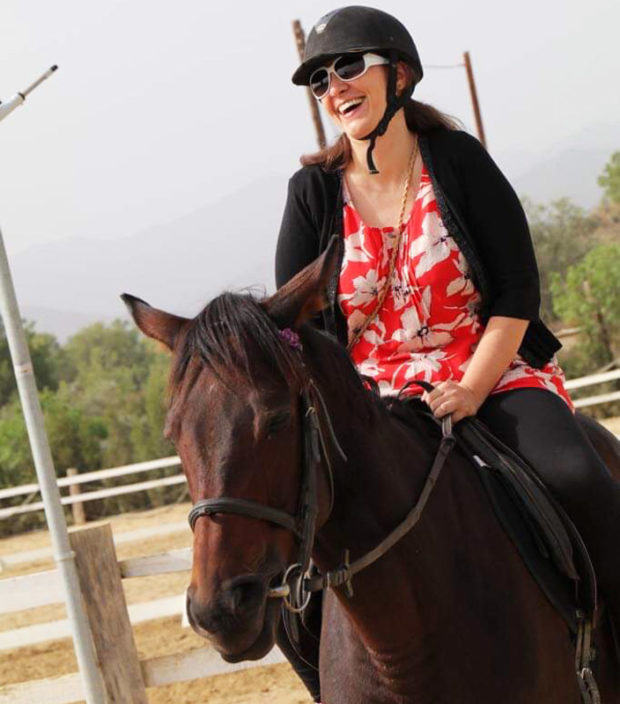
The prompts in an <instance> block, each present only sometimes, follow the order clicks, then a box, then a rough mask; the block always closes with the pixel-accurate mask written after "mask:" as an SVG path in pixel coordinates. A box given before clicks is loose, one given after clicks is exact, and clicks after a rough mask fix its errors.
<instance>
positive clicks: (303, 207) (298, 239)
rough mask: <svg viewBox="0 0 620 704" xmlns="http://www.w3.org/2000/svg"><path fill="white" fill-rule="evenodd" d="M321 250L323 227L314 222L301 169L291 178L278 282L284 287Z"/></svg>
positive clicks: (279, 248)
mask: <svg viewBox="0 0 620 704" xmlns="http://www.w3.org/2000/svg"><path fill="white" fill-rule="evenodd" d="M318 254H319V228H318V226H317V224H316V223H315V222H314V220H313V217H312V214H311V211H310V208H309V207H308V202H307V199H306V198H305V197H304V188H303V184H302V179H301V178H300V172H297V173H296V174H294V175H293V176H292V177H291V179H290V180H289V184H288V194H287V198H286V205H285V206H284V214H283V216H282V223H281V225H280V234H279V236H278V244H277V247H276V286H277V288H280V287H281V286H283V285H284V284H285V283H286V282H287V281H289V279H292V278H293V276H295V274H297V273H298V272H300V271H301V270H302V269H303V268H304V267H305V266H307V265H308V264H310V263H311V262H312V261H313V260H314V259H315V258H316V257H317V256H318Z"/></svg>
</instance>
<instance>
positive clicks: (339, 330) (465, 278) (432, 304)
mask: <svg viewBox="0 0 620 704" xmlns="http://www.w3.org/2000/svg"><path fill="white" fill-rule="evenodd" d="M422 76H423V70H422V65H421V62H420V58H419V56H418V52H417V49H416V46H415V43H414V41H413V39H412V37H411V35H410V34H409V32H408V31H407V29H406V28H405V27H404V26H403V25H402V24H401V23H400V22H399V21H398V20H397V19H395V18H394V17H392V16H391V15H388V14H387V13H385V12H382V11H381V10H376V9H373V8H369V7H361V6H352V7H345V8H341V9H339V10H335V11H333V12H331V13H329V14H328V15H325V16H324V17H322V18H321V19H320V20H319V21H318V22H317V24H316V25H315V26H314V27H313V29H312V31H311V32H310V34H309V36H308V41H307V44H306V50H305V54H304V60H303V62H302V64H301V65H300V66H299V68H298V69H297V70H296V71H295V73H294V75H293V82H294V83H295V84H297V85H309V86H310V88H311V89H312V91H313V93H314V95H315V97H316V98H317V99H318V100H320V101H321V104H322V106H323V107H324V109H325V112H326V113H327V115H328V116H329V118H330V119H331V120H332V122H333V123H334V125H335V126H336V127H337V129H338V130H339V131H340V132H341V134H340V137H339V138H338V139H337V141H336V142H335V144H334V145H332V146H330V147H328V148H327V149H325V150H323V151H321V152H319V153H318V154H313V155H310V156H305V157H303V158H302V160H301V162H302V165H303V168H302V169H300V170H299V171H298V172H297V173H296V174H294V175H293V177H292V178H291V179H290V182H289V192H288V199H287V203H286V207H285V211H284V216H283V219H282V225H281V230H280V236H279V240H278V247H277V253H276V281H277V284H278V286H279V287H284V286H286V285H287V283H288V282H289V281H290V280H293V279H294V277H295V275H296V274H298V272H300V271H303V270H304V267H306V266H307V265H309V263H310V262H312V261H313V260H315V258H316V257H317V256H319V255H320V254H321V253H322V252H324V251H326V248H327V247H328V242H329V241H330V239H331V238H332V237H333V236H334V235H336V236H337V237H338V238H340V240H341V241H342V243H343V247H342V255H341V258H340V261H339V267H337V271H336V274H335V275H334V277H333V280H332V281H331V282H330V285H329V286H328V289H327V295H328V305H327V307H326V308H325V309H324V310H323V311H322V315H321V316H320V317H317V318H316V323H317V324H319V325H320V326H321V327H323V328H324V329H325V330H326V331H327V332H329V333H331V334H332V335H333V336H334V337H336V338H337V339H338V340H339V341H340V342H341V344H342V345H343V347H346V348H347V350H348V352H349V355H350V357H351V360H352V361H353V363H354V364H355V366H356V368H357V370H358V371H359V373H360V374H363V375H366V376H368V377H371V379H372V381H373V382H374V384H375V385H376V388H377V389H378V390H379V392H380V393H381V395H382V396H384V397H387V398H390V397H399V398H400V397H412V396H415V395H416V394H419V389H417V387H416V386H414V385H412V382H419V381H423V382H426V383H432V384H433V385H434V387H435V388H434V389H433V390H432V391H431V392H425V393H423V394H422V395H421V400H422V401H423V402H425V403H426V404H427V405H428V406H429V407H430V409H431V411H432V412H433V414H434V415H435V416H436V417H437V418H443V417H444V416H448V415H450V416H451V418H452V421H453V422H454V423H457V422H460V421H462V420H463V419H465V418H466V417H468V416H473V415H476V414H477V415H479V417H481V418H483V419H484V421H485V423H486V424H487V425H488V426H489V427H490V429H491V431H492V432H493V433H494V434H495V435H497V436H498V437H499V439H500V440H502V441H503V442H504V443H505V444H506V445H508V446H510V447H511V448H512V449H513V450H515V451H516V452H518V453H519V454H520V455H521V456H522V457H523V458H525V459H526V461H527V462H528V463H529V464H530V465H532V466H533V467H534V469H535V470H537V471H538V473H539V475H540V477H541V479H542V480H543V481H544V482H545V483H546V485H547V486H548V488H549V489H550V491H551V492H552V493H553V495H554V498H556V499H557V501H558V502H559V503H560V504H561V505H562V506H563V508H564V509H565V510H566V511H567V512H568V513H569V515H570V516H571V518H572V520H573V522H574V523H575V524H576V526H577V527H578V529H579V530H580V532H581V533H582V536H583V538H584V540H585V542H586V544H587V545H588V548H589V550H590V552H591V557H592V561H593V562H594V564H595V566H596V569H597V572H598V577H599V581H600V585H601V591H602V593H603V594H604V595H605V596H606V599H607V603H608V605H609V607H610V611H611V612H612V614H613V616H614V619H615V622H616V623H617V625H618V627H619V628H620V561H618V560H617V558H616V546H615V543H614V540H613V539H612V538H611V536H613V535H616V536H617V535H619V534H620V486H619V485H618V483H617V482H616V481H615V480H614V479H612V477H611V476H610V474H609V472H608V470H607V468H606V467H605V465H604V464H603V462H602V460H601V458H600V457H599V456H598V455H597V454H596V453H595V452H594V451H593V449H592V447H591V446H590V445H589V444H588V442H587V440H586V439H585V438H584V436H583V434H582V433H581V432H580V430H579V428H578V427H577V425H576V422H575V417H574V409H573V406H572V402H571V399H570V397H569V395H568V393H567V391H566V389H565V386H564V375H563V372H562V370H561V368H560V367H559V365H558V363H557V360H556V358H555V352H556V351H557V350H558V349H559V347H560V344H559V342H558V340H556V338H555V337H554V336H553V334H552V333H551V332H550V331H549V330H548V328H547V327H546V326H545V325H544V323H543V322H542V321H541V320H540V316H539V303H540V291H539V280H538V270H537V265H536V259H535V256H534V250H533V246H532V242H531V238H530V233H529V228H528V224H527V221H526V218H525V215H524V212H523V208H522V207H521V204H520V202H519V199H518V197H517V196H516V194H515V192H514V190H513V189H512V187H511V186H510V184H509V183H508V182H507V180H506V178H505V177H504V175H503V174H502V173H501V172H500V170H499V169H498V167H497V166H496V164H495V163H494V161H493V160H492V159H491V157H490V156H489V155H488V153H487V152H486V150H485V149H484V148H483V147H482V145H481V144H480V143H479V142H478V141H477V140H476V139H475V138H473V137H471V136H470V135H468V134H466V133H465V132H463V131H461V130H459V129H458V127H457V125H456V123H455V121H454V120H452V119H451V118H449V117H447V116H445V115H442V114H441V113H440V112H439V111H437V110H435V109H434V108H432V107H430V106H428V105H423V104H422V103H420V102H418V101H416V100H413V99H412V95H413V92H414V89H415V87H416V85H417V83H418V82H419V81H420V80H421V79H422ZM541 428H544V429H545V431H544V433H543V434H541ZM585 497H587V498H585ZM284 647H285V646H284ZM300 674H302V676H303V677H304V678H305V679H306V681H307V682H309V683H310V689H311V691H312V692H313V693H314V694H315V695H316V696H317V698H318V686H319V683H318V676H317V675H316V674H314V673H312V672H311V671H310V670H308V669H307V667H305V666H304V665H303V664H302V665H300ZM413 700H414V698H412V699H411V701H413ZM402 701H410V700H409V699H403V700H402ZM415 701H422V700H421V699H420V700H418V699H415ZM463 701H465V700H463ZM467 701H479V700H476V699H474V698H472V699H471V700H467ZM514 701H515V702H517V701H521V700H520V699H514ZM549 701H551V700H549ZM558 701H559V700H558Z"/></svg>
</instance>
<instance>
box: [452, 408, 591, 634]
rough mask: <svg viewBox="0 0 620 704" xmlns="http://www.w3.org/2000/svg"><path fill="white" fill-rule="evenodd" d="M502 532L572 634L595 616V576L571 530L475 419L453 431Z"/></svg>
mask: <svg viewBox="0 0 620 704" xmlns="http://www.w3.org/2000/svg"><path fill="white" fill-rule="evenodd" d="M453 433H454V436H455V437H456V439H457V444H458V445H459V446H460V447H461V448H462V450H463V451H464V453H465V454H466V455H467V456H468V457H469V458H470V459H471V460H472V462H473V463H474V466H475V467H476V468H477V469H478V474H479V477H480V480H481V482H482V485H483V486H484V488H485V489H486V492H487V494H488V497H489V500H490V502H491V505H492V506H493V509H494V511H495V513H496V515H497V518H498V520H499V522H500V523H501V525H502V527H503V528H504V530H505V531H506V533H507V534H508V536H509V537H510V538H511V540H512V541H513V543H514V544H515V546H516V547H517V549H518V551H519V553H520V554H521V557H522V559H523V561H524V563H525V565H526V566H527V568H528V570H529V571H530V573H531V575H532V577H533V578H534V579H535V580H536V582H537V583H538V585H539V586H540V588H541V589H542V591H543V593H544V594H545V595H546V597H547V598H548V599H549V601H550V602H551V604H552V605H553V606H554V607H555V609H556V610H557V611H558V613H559V614H560V615H561V616H562V618H563V619H564V620H565V621H566V623H567V625H568V626H569V628H570V630H571V631H572V632H573V634H575V635H576V634H577V632H578V629H579V625H580V621H581V620H583V617H584V616H585V615H588V616H590V618H591V620H592V621H594V617H595V614H596V612H597V588H596V574H595V571H594V568H593V566H592V562H591V560H590V556H589V554H588V550H587V548H586V546H585V544H584V542H583V540H582V538H581V536H580V534H579V532H578V531H577V529H576V528H575V525H574V524H573V522H572V521H571V520H570V518H569V517H568V515H567V514H566V512H565V511H564V510H563V509H562V507H561V506H560V505H559V504H558V503H557V502H556V501H555V500H554V499H553V497H552V496H551V495H550V493H549V491H548V490H547V488H546V487H545V486H544V484H543V483H542V482H541V480H540V479H539V478H538V476H537V475H536V474H535V473H534V471H533V470H532V468H531V467H530V466H529V465H528V464H527V463H526V462H525V461H524V460H523V459H522V458H521V457H520V456H519V455H517V454H516V453H515V452H513V451H512V450H511V449H510V448H509V447H507V446H506V445H504V444H503V443H502V442H501V441H500V440H498V439H497V438H496V437H495V436H494V435H493V434H492V433H491V431H490V430H489V429H488V428H487V426H486V425H485V424H484V423H483V422H482V421H480V420H478V419H477V418H466V419H464V420H463V421H461V422H460V423H458V424H456V425H455V426H454V429H453Z"/></svg>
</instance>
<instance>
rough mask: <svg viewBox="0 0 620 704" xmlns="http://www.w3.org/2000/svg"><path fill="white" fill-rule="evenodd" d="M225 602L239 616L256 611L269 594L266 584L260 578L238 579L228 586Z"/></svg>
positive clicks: (231, 581) (225, 592)
mask: <svg viewBox="0 0 620 704" xmlns="http://www.w3.org/2000/svg"><path fill="white" fill-rule="evenodd" d="M223 594H225V597H224V598H225V600H226V601H227V602H228V604H227V606H228V607H229V608H230V610H231V611H232V612H233V613H234V614H235V615H237V616H242V615H244V614H247V613H251V612H253V611H255V610H256V609H257V608H258V607H259V606H260V605H261V604H262V602H263V601H264V599H265V597H266V594H267V587H266V585H265V582H264V580H263V579H261V578H260V577H254V576H252V577H247V576H246V577H237V578H235V579H232V580H230V582H228V584H227V585H226V589H225V590H224V592H223Z"/></svg>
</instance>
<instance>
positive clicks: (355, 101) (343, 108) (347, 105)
mask: <svg viewBox="0 0 620 704" xmlns="http://www.w3.org/2000/svg"><path fill="white" fill-rule="evenodd" d="M365 101H366V99H365V98H363V97H359V98H351V100H347V101H345V102H344V103H341V104H340V105H339V106H338V115H339V116H340V117H341V118H345V119H347V120H348V119H350V118H352V117H355V116H356V115H357V114H358V113H359V111H360V108H361V106H362V105H363V104H364V102H365Z"/></svg>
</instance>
